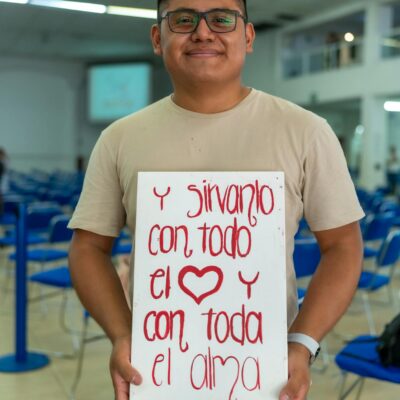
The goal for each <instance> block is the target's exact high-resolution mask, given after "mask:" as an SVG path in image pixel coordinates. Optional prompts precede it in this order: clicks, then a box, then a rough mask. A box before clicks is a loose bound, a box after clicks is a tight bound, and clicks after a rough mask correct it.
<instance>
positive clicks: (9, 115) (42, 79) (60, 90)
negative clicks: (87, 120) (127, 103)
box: [0, 58, 80, 170]
mask: <svg viewBox="0 0 400 400" xmlns="http://www.w3.org/2000/svg"><path fill="white" fill-rule="evenodd" d="M79 78H80V67H79V65H77V64H74V63H60V62H51V63H50V62H46V61H34V60H28V59H21V58H18V59H17V58H2V59H1V60H0V121H1V128H0V132H1V134H0V136H1V141H0V143H1V145H2V146H4V148H5V149H6V151H7V152H8V153H9V157H10V161H11V166H12V167H14V168H16V169H21V170H29V169H31V168H40V169H44V170H53V169H55V168H62V169H72V168H73V166H74V160H75V155H76V143H77V129H76V121H77V108H76V90H75V88H76V85H77V83H78V82H79Z"/></svg>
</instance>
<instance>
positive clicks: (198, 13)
mask: <svg viewBox="0 0 400 400" xmlns="http://www.w3.org/2000/svg"><path fill="white" fill-rule="evenodd" d="M185 11H186V12H190V13H192V14H195V15H196V16H197V17H198V20H197V24H196V25H195V26H194V27H193V30H191V31H188V32H177V31H174V30H173V29H172V28H171V23H170V20H169V16H170V15H172V14H175V13H177V12H185ZM212 12H228V13H230V14H232V15H234V16H235V25H234V26H233V28H232V29H231V30H229V31H225V32H219V31H215V30H214V29H213V28H212V27H211V26H210V25H209V24H208V21H207V16H208V14H209V13H212ZM238 17H239V18H242V19H243V22H244V23H245V24H247V22H248V20H247V17H246V16H244V15H242V14H241V13H240V12H239V11H237V10H230V9H229V8H213V9H211V10H208V11H196V10H193V9H191V8H178V9H177V10H172V11H168V12H167V13H166V14H165V15H163V16H160V17H158V19H157V23H158V25H161V22H162V20H163V19H166V20H167V22H168V28H169V30H170V31H171V32H173V33H179V34H182V35H185V34H190V33H193V32H196V30H197V28H198V27H199V25H200V22H201V20H202V19H204V20H205V21H206V24H207V26H208V29H210V31H211V32H214V33H230V32H233V31H235V30H236V26H237V20H238Z"/></svg>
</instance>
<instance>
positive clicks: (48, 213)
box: [26, 207, 62, 230]
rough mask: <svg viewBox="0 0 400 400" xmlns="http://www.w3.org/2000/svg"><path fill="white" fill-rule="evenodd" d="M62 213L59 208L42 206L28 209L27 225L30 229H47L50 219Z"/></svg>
mask: <svg viewBox="0 0 400 400" xmlns="http://www.w3.org/2000/svg"><path fill="white" fill-rule="evenodd" d="M60 214H62V211H61V210H60V209H59V208H53V207H51V208H42V209H40V208H39V209H32V210H29V209H28V213H27V222H26V223H27V226H28V229H31V230H42V229H48V228H49V226H50V221H51V219H52V218H53V217H55V216H56V215H60Z"/></svg>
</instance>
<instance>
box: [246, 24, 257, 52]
mask: <svg viewBox="0 0 400 400" xmlns="http://www.w3.org/2000/svg"><path fill="white" fill-rule="evenodd" d="M255 38H256V31H255V29H254V25H253V24H252V23H251V22H248V23H247V24H246V52H247V53H252V52H253V43H254V39H255Z"/></svg>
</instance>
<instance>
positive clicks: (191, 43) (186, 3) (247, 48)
mask: <svg viewBox="0 0 400 400" xmlns="http://www.w3.org/2000/svg"><path fill="white" fill-rule="evenodd" d="M180 8H185V9H192V10H195V11H202V12H204V11H208V10H211V9H215V8H220V9H229V10H236V11H238V12H240V14H242V15H243V12H242V10H241V8H240V7H239V5H238V3H237V2H236V0H217V1H216V0H170V1H169V2H168V6H167V7H166V8H165V9H164V10H163V11H162V14H161V15H162V16H164V15H165V14H166V12H168V11H174V10H177V9H180ZM254 37H255V34H254V28H253V26H252V25H251V24H247V25H246V24H245V22H244V20H243V19H242V18H239V17H238V18H237V25H236V29H235V30H234V31H232V32H227V33H215V32H212V31H211V30H210V28H209V27H208V26H207V23H206V21H205V20H204V19H202V20H201V21H200V23H199V25H198V27H197V29H196V31H195V32H193V33H184V34H182V33H174V32H171V30H170V28H169V26H168V21H167V19H163V20H162V22H161V25H160V27H158V26H156V25H155V26H153V28H152V42H153V47H154V52H155V54H157V55H160V56H162V57H163V59H164V62H165V66H166V68H167V70H168V72H169V73H170V75H171V78H172V80H173V82H174V84H175V85H177V84H178V85H179V84H185V85H191V84H197V83H202V82H204V83H215V84H220V83H226V84H227V83H229V82H232V81H235V80H239V81H240V73H241V70H242V67H243V64H244V61H245V57H246V53H250V52H251V51H252V46H253V41H254Z"/></svg>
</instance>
